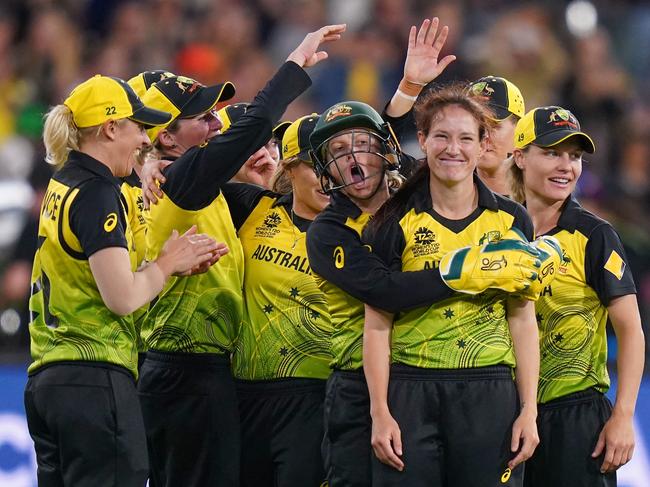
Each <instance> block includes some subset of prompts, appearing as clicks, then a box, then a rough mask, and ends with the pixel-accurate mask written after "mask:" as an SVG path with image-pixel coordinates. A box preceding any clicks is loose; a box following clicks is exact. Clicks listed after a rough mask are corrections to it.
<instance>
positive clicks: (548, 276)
mask: <svg viewBox="0 0 650 487" xmlns="http://www.w3.org/2000/svg"><path fill="white" fill-rule="evenodd" d="M530 245H532V246H533V247H535V248H536V249H537V251H538V252H539V260H540V261H541V266H540V269H539V272H538V276H537V279H536V280H535V282H533V283H532V285H531V286H530V288H528V289H526V290H525V291H523V292H521V293H520V295H521V297H523V298H526V299H529V300H531V301H537V300H538V299H539V296H540V294H541V293H542V291H543V290H544V288H545V287H546V286H548V285H549V284H550V283H551V282H552V281H553V279H555V276H556V275H557V272H558V268H559V267H560V264H561V262H562V247H561V246H560V242H559V241H558V239H557V238H555V237H552V236H549V235H544V236H542V237H539V238H538V239H536V240H535V241H534V242H531V244H530Z"/></svg>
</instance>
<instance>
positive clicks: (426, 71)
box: [404, 17, 456, 85]
mask: <svg viewBox="0 0 650 487" xmlns="http://www.w3.org/2000/svg"><path fill="white" fill-rule="evenodd" d="M439 23H440V21H439V20H438V17H434V18H433V19H431V20H429V19H424V21H423V22H422V25H421V26H420V30H419V31H417V35H416V27H415V26H412V27H411V31H410V32H409V46H408V51H407V53H406V62H405V63H404V79H405V80H407V81H410V82H411V83H415V84H417V85H426V84H427V83H429V82H431V81H433V80H434V79H436V78H437V77H438V76H440V73H442V72H443V71H444V70H445V68H446V67H447V66H449V64H451V63H452V62H453V61H455V60H456V56H452V55H448V56H445V57H444V58H442V59H441V60H440V61H438V56H439V55H440V51H441V50H442V48H443V47H444V45H445V41H446V40H447V35H448V34H449V27H447V26H446V25H445V26H443V27H442V29H440V33H438V25H439Z"/></svg>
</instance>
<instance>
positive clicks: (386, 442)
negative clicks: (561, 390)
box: [363, 85, 539, 486]
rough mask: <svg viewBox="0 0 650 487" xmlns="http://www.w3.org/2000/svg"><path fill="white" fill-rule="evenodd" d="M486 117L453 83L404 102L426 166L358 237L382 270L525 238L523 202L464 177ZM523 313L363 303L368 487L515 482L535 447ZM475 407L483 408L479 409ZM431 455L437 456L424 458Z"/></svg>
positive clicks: (455, 297)
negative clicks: (513, 232) (365, 239)
mask: <svg viewBox="0 0 650 487" xmlns="http://www.w3.org/2000/svg"><path fill="white" fill-rule="evenodd" d="M490 115H491V112H489V110H488V109H487V107H486V106H485V105H483V104H482V103H481V101H479V100H478V99H477V98H476V97H473V96H471V95H470V94H469V93H468V90H467V89H466V87H465V86H464V85H452V86H449V87H446V88H443V89H441V90H438V91H431V92H429V93H428V94H427V95H425V96H424V97H423V98H422V99H421V100H420V101H419V102H418V103H417V104H416V106H415V117H416V125H417V128H418V140H419V142H420V146H421V148H422V150H423V152H424V153H425V154H426V162H427V164H426V165H425V166H423V167H421V168H420V169H419V170H418V172H416V173H415V175H414V176H412V178H411V179H410V180H409V181H407V183H406V184H405V185H404V186H402V188H401V189H400V190H399V191H397V193H396V194H395V195H394V196H393V197H392V199H391V200H389V201H388V202H387V203H386V204H385V205H384V206H383V207H382V208H381V209H380V210H379V211H378V213H377V215H376V216H375V218H374V220H372V221H371V223H370V224H369V231H368V232H367V233H368V236H369V237H370V244H371V246H372V248H373V251H374V252H375V253H376V254H378V255H379V256H380V257H382V258H383V260H384V261H385V262H386V263H387V264H388V266H389V267H390V268H392V269H394V270H397V269H399V270H402V271H418V270H422V269H428V268H438V267H440V268H441V269H442V268H443V267H444V265H443V264H444V262H445V259H446V258H445V257H443V256H444V255H445V254H446V253H447V252H451V251H453V250H454V249H456V248H459V247H463V246H470V245H476V244H480V243H484V242H485V241H491V240H499V239H500V238H501V237H502V236H504V235H506V234H507V233H508V231H509V230H510V228H512V227H514V228H516V229H518V230H519V231H520V232H521V233H523V234H525V235H526V236H527V238H529V239H531V238H532V223H531V221H530V218H529V217H528V215H527V214H526V212H525V210H524V209H523V207H521V206H520V205H518V204H517V203H514V202H512V201H510V200H508V199H506V198H503V197H501V196H498V195H496V194H494V193H492V192H491V191H490V190H489V189H488V188H487V187H486V186H485V185H484V184H483V183H482V182H481V181H480V179H478V177H476V175H475V174H474V170H475V168H476V165H477V162H478V160H479V159H480V157H481V155H482V153H483V151H484V147H485V146H484V137H485V135H486V133H487V131H488V128H489V127H490V125H491V124H492V123H493V121H492V120H491V117H490ZM502 242H505V240H503V241H502ZM488 262H489V259H488ZM485 265H487V264H484V266H485ZM491 265H492V266H494V265H500V261H498V260H494V261H492V262H491ZM532 299H534V297H533V298H532ZM533 310H534V308H533V304H532V302H530V301H527V300H523V299H521V298H520V297H518V296H512V295H508V294H506V293H503V292H496V291H492V290H488V291H484V292H483V293H480V294H479V293H477V294H474V295H468V294H461V293H453V294H452V296H451V297H449V298H448V299H445V300H443V301H440V302H438V303H435V304H433V305H432V306H427V307H420V308H417V309H413V310H410V311H405V312H404V313H400V314H399V315H394V314H392V313H387V312H385V311H382V310H380V309H378V308H375V307H372V306H368V305H366V315H365V327H364V336H363V364H364V371H365V375H366V378H367V381H368V390H369V393H370V414H371V417H372V446H373V449H374V452H375V455H376V460H378V461H376V462H375V463H374V465H373V485H378V486H392V485H409V486H421V485H422V486H423V485H431V484H432V483H433V484H437V483H440V484H443V483H444V482H445V480H444V479H445V478H453V479H454V482H455V484H457V485H475V486H492V485H495V484H496V483H498V481H499V479H501V481H502V482H503V483H505V482H508V481H509V482H510V483H509V485H517V486H520V485H521V482H522V475H523V472H522V470H523V469H522V468H516V467H518V466H519V465H520V464H521V462H523V461H524V460H526V458H528V457H529V456H530V455H531V454H532V452H533V450H534V449H535V446H536V445H537V442H538V439H537V429H536V426H535V417H536V413H537V411H536V406H535V394H536V382H537V370H538V365H539V357H538V351H537V330H536V325H535V317H534V314H533ZM513 371H514V377H515V379H516V381H513V379H512V378H513ZM459 391H462V392H461V393H459ZM486 403H489V404H490V405H491V407H490V408H489V410H487V409H485V408H483V407H481V406H479V405H480V404H486ZM449 404H453V408H449V407H446V405H449ZM432 405H433V406H432ZM432 407H433V408H434V410H437V411H439V414H436V415H435V417H432V416H431V414H430V411H431V408H432ZM443 425H444V426H443ZM488 425H489V426H488ZM427 432H429V433H427ZM438 432H439V433H438ZM467 438H472V442H471V444H470V443H467V440H466V439H467ZM432 448H434V449H435V450H436V451H438V452H440V453H439V454H438V455H432V454H431V449H432ZM387 466H388V467H392V468H388V467H387ZM503 479H505V480H503Z"/></svg>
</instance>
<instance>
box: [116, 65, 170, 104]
mask: <svg viewBox="0 0 650 487" xmlns="http://www.w3.org/2000/svg"><path fill="white" fill-rule="evenodd" d="M172 76H174V73H170V72H169V71H165V70H164V69H155V70H153V71H143V72H142V73H140V74H136V75H135V76H134V77H133V78H131V79H130V80H128V81H127V83H128V84H129V86H130V87H131V88H133V91H135V94H136V95H138V96H139V97H140V98H142V97H143V96H144V94H145V93H146V92H147V90H148V89H149V88H151V85H152V84H154V83H157V82H158V81H160V80H161V79H163V78H171V77H172Z"/></svg>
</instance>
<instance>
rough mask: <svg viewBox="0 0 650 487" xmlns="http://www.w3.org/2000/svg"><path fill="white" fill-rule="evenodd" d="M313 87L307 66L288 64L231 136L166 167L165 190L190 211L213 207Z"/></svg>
mask: <svg viewBox="0 0 650 487" xmlns="http://www.w3.org/2000/svg"><path fill="white" fill-rule="evenodd" d="M310 84H311V80H310V79H309V76H307V73H305V71H304V70H303V69H302V68H301V67H299V66H298V65H297V64H296V63H294V62H291V61H288V62H286V63H284V64H283V65H282V67H281V68H280V69H279V70H278V72H277V73H276V74H275V76H273V78H272V79H271V80H270V81H269V82H268V83H267V85H266V86H265V87H264V89H263V90H262V91H260V92H259V93H258V94H257V96H256V97H255V99H254V100H253V102H252V103H251V105H250V107H249V108H248V110H246V113H245V114H244V115H243V116H242V117H241V118H240V119H239V120H238V121H237V123H235V124H233V125H232V126H231V127H230V129H228V131H227V132H226V133H225V134H223V135H218V136H217V137H214V138H213V139H212V140H211V141H210V142H208V143H207V144H204V145H202V146H199V147H193V148H191V149H189V150H188V151H187V152H186V153H185V154H183V155H182V156H181V157H179V158H178V159H177V160H176V161H175V162H174V163H173V164H171V165H170V166H168V167H167V168H166V170H165V178H166V179H167V180H166V182H165V183H164V184H163V185H162V190H163V191H164V192H165V194H166V195H167V196H168V197H169V198H171V200H172V201H173V202H174V203H175V204H176V205H178V206H180V207H181V208H183V209H186V210H199V209H201V208H204V207H205V206H207V205H208V204H210V203H211V202H212V201H213V200H214V199H215V198H216V197H217V196H218V195H219V192H220V190H221V187H222V186H223V185H224V184H225V183H227V182H228V181H229V180H230V179H231V178H232V177H233V176H234V175H235V174H236V173H237V171H238V170H239V168H240V167H241V166H242V164H244V162H246V159H248V157H250V155H251V154H253V153H254V152H255V151H256V150H258V149H259V148H260V147H262V146H263V145H264V144H266V143H267V142H268V141H269V139H270V138H271V130H272V125H273V123H274V122H275V121H276V120H279V119H280V117H281V115H282V114H283V113H284V111H285V109H286V108H287V105H289V103H291V102H292V101H293V100H294V99H296V98H297V97H298V96H299V95H300V94H301V93H302V92H303V91H305V90H306V89H307V88H308V87H309V85H310Z"/></svg>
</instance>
